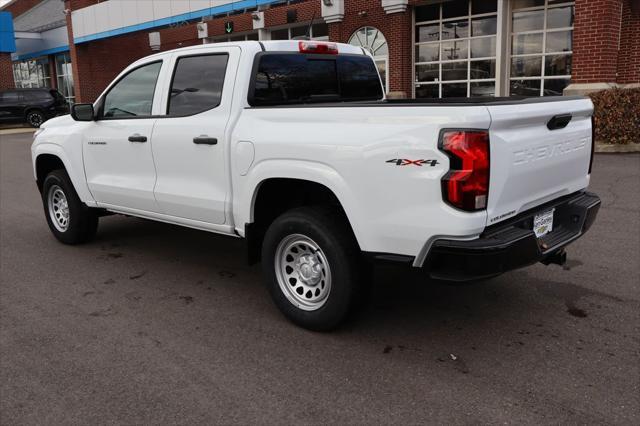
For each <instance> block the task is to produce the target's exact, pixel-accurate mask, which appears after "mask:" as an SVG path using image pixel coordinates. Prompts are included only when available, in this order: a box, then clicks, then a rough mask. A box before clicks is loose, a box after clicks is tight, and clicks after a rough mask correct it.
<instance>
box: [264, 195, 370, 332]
mask: <svg viewBox="0 0 640 426" xmlns="http://www.w3.org/2000/svg"><path fill="white" fill-rule="evenodd" d="M296 236H304V237H306V238H308V239H310V240H312V241H311V242H312V243H315V244H317V246H318V247H319V249H320V253H321V254H322V256H323V257H324V259H326V262H327V264H328V269H329V270H330V287H329V290H328V295H326V297H324V299H323V301H322V303H323V304H322V306H320V307H318V308H309V307H307V309H303V308H301V306H303V305H301V304H300V303H297V302H296V300H295V297H296V296H295V295H294V294H293V291H290V292H289V294H287V291H288V290H287V288H286V287H287V284H286V281H287V279H286V277H285V279H284V280H283V282H284V283H285V284H284V287H281V285H280V282H279V280H278V272H277V269H278V268H279V266H277V265H279V264H280V263H277V262H280V260H276V257H279V259H281V258H283V256H282V255H279V254H278V253H281V251H279V249H278V247H279V246H280V245H281V243H283V244H284V243H285V242H286V241H287V240H288V239H291V238H294V239H295V238H298V237H296ZM292 244H294V243H292ZM294 247H295V244H294ZM309 253H318V252H314V251H310V252H309ZM286 257H287V256H285V258H286ZM360 257H361V256H360V251H359V248H358V245H357V243H356V241H355V238H354V236H353V233H352V231H351V229H350V227H349V225H348V222H347V220H346V218H345V217H344V215H342V214H340V213H338V212H336V211H333V210H330V209H325V208H311V207H302V208H296V209H294V210H290V211H288V212H286V213H284V214H282V215H281V216H280V217H278V218H277V219H276V220H275V221H274V222H273V223H272V224H271V226H270V227H269V229H268V230H267V232H266V235H265V238H264V241H263V244H262V264H263V269H264V273H265V278H266V283H267V287H268V289H269V293H270V294H271V297H272V298H273V300H274V302H275V304H276V305H277V306H278V308H279V309H280V311H281V312H282V313H283V314H284V315H285V316H286V317H287V318H288V319H289V320H291V321H292V322H294V323H295V324H297V325H299V326H301V327H304V328H306V329H309V330H314V331H329V330H332V329H334V328H336V327H337V326H338V325H340V324H341V323H342V322H343V321H344V320H345V319H346V318H347V317H348V315H349V313H350V311H351V310H352V308H353V307H354V305H355V304H354V300H355V299H356V297H357V294H356V293H357V290H358V288H359V284H360V272H361V268H360V266H361V265H360V263H361V262H360ZM296 262H297V260H296ZM318 264H319V265H322V264H323V262H319V263H318ZM290 269H291V268H290ZM322 270H323V273H324V268H323V269H322ZM280 276H281V277H282V276H283V273H282V272H281V273H280ZM289 280H290V279H289ZM294 281H295V279H294ZM323 284H324V282H323ZM291 285H292V286H293V285H295V284H293V283H292V284H291ZM314 285H318V283H316V284H314ZM296 290H297V288H296ZM315 291H316V292H318V291H319V290H317V289H316V290H315ZM307 294H308V293H307ZM299 297H300V298H304V294H303V293H300V296H299ZM302 303H304V302H302ZM310 309H311V310H310Z"/></svg>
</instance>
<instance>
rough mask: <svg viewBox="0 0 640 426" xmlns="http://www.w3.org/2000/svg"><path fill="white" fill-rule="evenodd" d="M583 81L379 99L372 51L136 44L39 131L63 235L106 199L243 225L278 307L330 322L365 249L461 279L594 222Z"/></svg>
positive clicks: (238, 233)
mask: <svg viewBox="0 0 640 426" xmlns="http://www.w3.org/2000/svg"><path fill="white" fill-rule="evenodd" d="M592 113H593V106H592V104H591V102H590V101H589V100H588V99H584V98H534V99H523V98H508V99H505V98H483V99H454V100H406V101H395V100H393V101H392V100H386V99H385V97H384V93H383V87H382V83H381V80H380V77H379V75H378V73H377V70H376V67H375V64H374V62H373V60H372V58H371V56H370V55H368V53H367V52H365V51H364V50H362V49H360V48H357V47H354V46H350V45H345V44H335V43H322V42H315V41H277V42H276V41H273V42H264V43H261V42H238V43H221V44H215V45H202V46H196V47H188V48H182V49H178V50H173V51H169V52H163V53H159V54H156V55H152V56H149V57H147V58H144V59H141V60H139V61H137V62H135V63H134V64H132V65H131V66H129V67H128V68H127V69H126V70H124V71H123V72H122V73H121V74H120V75H119V76H118V77H117V78H116V79H115V80H114V82H113V83H111V84H110V85H109V87H108V88H107V89H106V90H105V91H104V93H102V95H101V96H100V97H99V99H98V100H97V101H96V102H95V103H94V104H76V105H74V106H73V109H72V113H71V115H69V116H63V117H58V118H55V119H52V120H50V121H47V122H46V123H44V125H43V126H42V127H41V128H40V129H39V130H38V131H37V132H36V135H35V140H34V143H33V146H32V156H33V167H34V172H35V178H36V181H37V185H38V188H39V190H40V192H41V194H42V200H43V204H44V209H45V213H46V218H47V221H48V224H49V227H50V228H51V231H52V232H53V234H54V235H55V236H56V237H57V238H58V239H59V240H60V241H62V242H63V243H66V244H77V243H82V242H86V241H88V240H90V239H91V238H92V237H93V236H94V235H95V233H96V229H97V225H98V219H99V217H101V216H105V215H107V214H111V213H119V214H125V215H131V216H138V217H142V218H146V219H152V220H157V221H162V222H168V223H173V224H178V225H183V226H187V227H191V228H197V229H201V230H204V231H210V232H216V233H220V234H224V235H228V236H233V237H237V238H245V239H246V240H247V247H248V254H249V259H250V261H253V262H255V261H258V260H260V259H261V260H262V263H263V265H264V273H265V276H266V281H267V285H268V288H269V291H270V293H271V295H272V297H273V299H274V301H275V303H276V304H277V306H278V307H279V308H280V310H282V312H283V313H284V314H285V315H286V316H287V317H288V318H289V319H291V320H292V321H294V322H295V323H297V324H299V325H301V326H303V327H307V328H310V329H314V330H327V329H331V328H333V327H335V326H337V325H338V324H339V323H340V322H341V321H342V320H343V319H344V318H345V316H346V315H347V314H348V312H349V311H350V309H351V307H352V306H353V305H354V302H357V301H358V300H359V299H361V296H362V293H363V292H364V291H365V290H364V285H365V284H366V282H367V281H368V280H366V279H363V277H364V276H366V274H364V273H363V270H365V269H364V268H363V264H364V265H366V264H368V262H363V260H367V259H374V260H387V261H398V262H406V263H409V264H411V265H413V266H414V267H419V268H424V269H425V270H426V271H428V273H429V274H430V275H431V277H433V278H436V279H444V280H455V281H465V280H472V279H480V278H488V277H493V276H496V275H498V274H500V273H503V272H505V271H508V270H512V269H515V268H518V267H522V266H526V265H531V264H533V263H536V262H539V261H541V262H544V263H546V264H549V263H560V264H561V263H562V262H564V260H565V258H566V255H565V252H564V248H565V246H566V245H567V244H569V243H570V242H572V241H574V240H575V239H577V238H578V237H580V236H581V235H582V234H583V233H584V232H586V230H587V229H588V228H589V227H590V226H591V224H592V223H593V221H594V219H595V217H596V214H597V211H598V208H599V206H600V200H599V198H598V197H597V196H596V195H594V194H592V193H589V192H586V190H585V189H586V188H587V186H588V184H589V179H590V173H591V170H590V169H591V161H592V157H593V137H592V120H591V116H592Z"/></svg>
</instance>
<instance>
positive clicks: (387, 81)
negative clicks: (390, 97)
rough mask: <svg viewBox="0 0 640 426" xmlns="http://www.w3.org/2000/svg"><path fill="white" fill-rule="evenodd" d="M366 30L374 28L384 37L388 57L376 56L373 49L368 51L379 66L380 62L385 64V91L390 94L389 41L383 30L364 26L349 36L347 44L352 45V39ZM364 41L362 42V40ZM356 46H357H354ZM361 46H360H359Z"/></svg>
mask: <svg viewBox="0 0 640 426" xmlns="http://www.w3.org/2000/svg"><path fill="white" fill-rule="evenodd" d="M366 28H373V29H374V30H376V31H378V33H380V34H381V35H382V37H384V42H385V44H386V45H387V54H386V55H376V54H375V53H374V52H373V51H371V49H367V50H368V51H369V53H371V55H373V61H374V62H375V63H376V64H377V63H378V62H384V66H385V78H384V79H385V82H384V83H385V85H384V87H385V91H386V93H389V91H390V89H389V74H390V73H389V42H388V41H387V37H386V36H385V35H384V33H383V32H382V30H381V29H380V28H378V27H376V26H373V25H364V26H362V27H360V28H358V29H357V30H355V31H354V32H353V33H352V34H351V36H349V40H348V41H347V43H351V39H352V38H353V37H354V36H355V35H356V34H357V33H358V32H360V31H361V30H363V29H366ZM360 41H362V40H360ZM354 46H356V45H354ZM358 46H359V45H358ZM359 47H365V48H366V46H359Z"/></svg>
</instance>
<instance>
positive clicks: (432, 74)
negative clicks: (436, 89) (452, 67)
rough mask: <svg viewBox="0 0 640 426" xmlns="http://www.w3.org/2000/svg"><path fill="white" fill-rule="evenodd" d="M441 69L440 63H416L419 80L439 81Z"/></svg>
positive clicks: (417, 78)
mask: <svg viewBox="0 0 640 426" xmlns="http://www.w3.org/2000/svg"><path fill="white" fill-rule="evenodd" d="M439 79H440V71H439V65H438V64H428V65H416V80H417V81H438V80H439Z"/></svg>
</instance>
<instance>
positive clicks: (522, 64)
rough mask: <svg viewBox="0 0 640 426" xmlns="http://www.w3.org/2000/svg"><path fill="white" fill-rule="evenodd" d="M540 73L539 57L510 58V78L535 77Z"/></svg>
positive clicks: (540, 60)
mask: <svg viewBox="0 0 640 426" xmlns="http://www.w3.org/2000/svg"><path fill="white" fill-rule="evenodd" d="M541 72H542V58H541V57H540V56H536V57H533V58H531V57H527V58H511V77H536V76H539V75H540V74H541Z"/></svg>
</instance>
